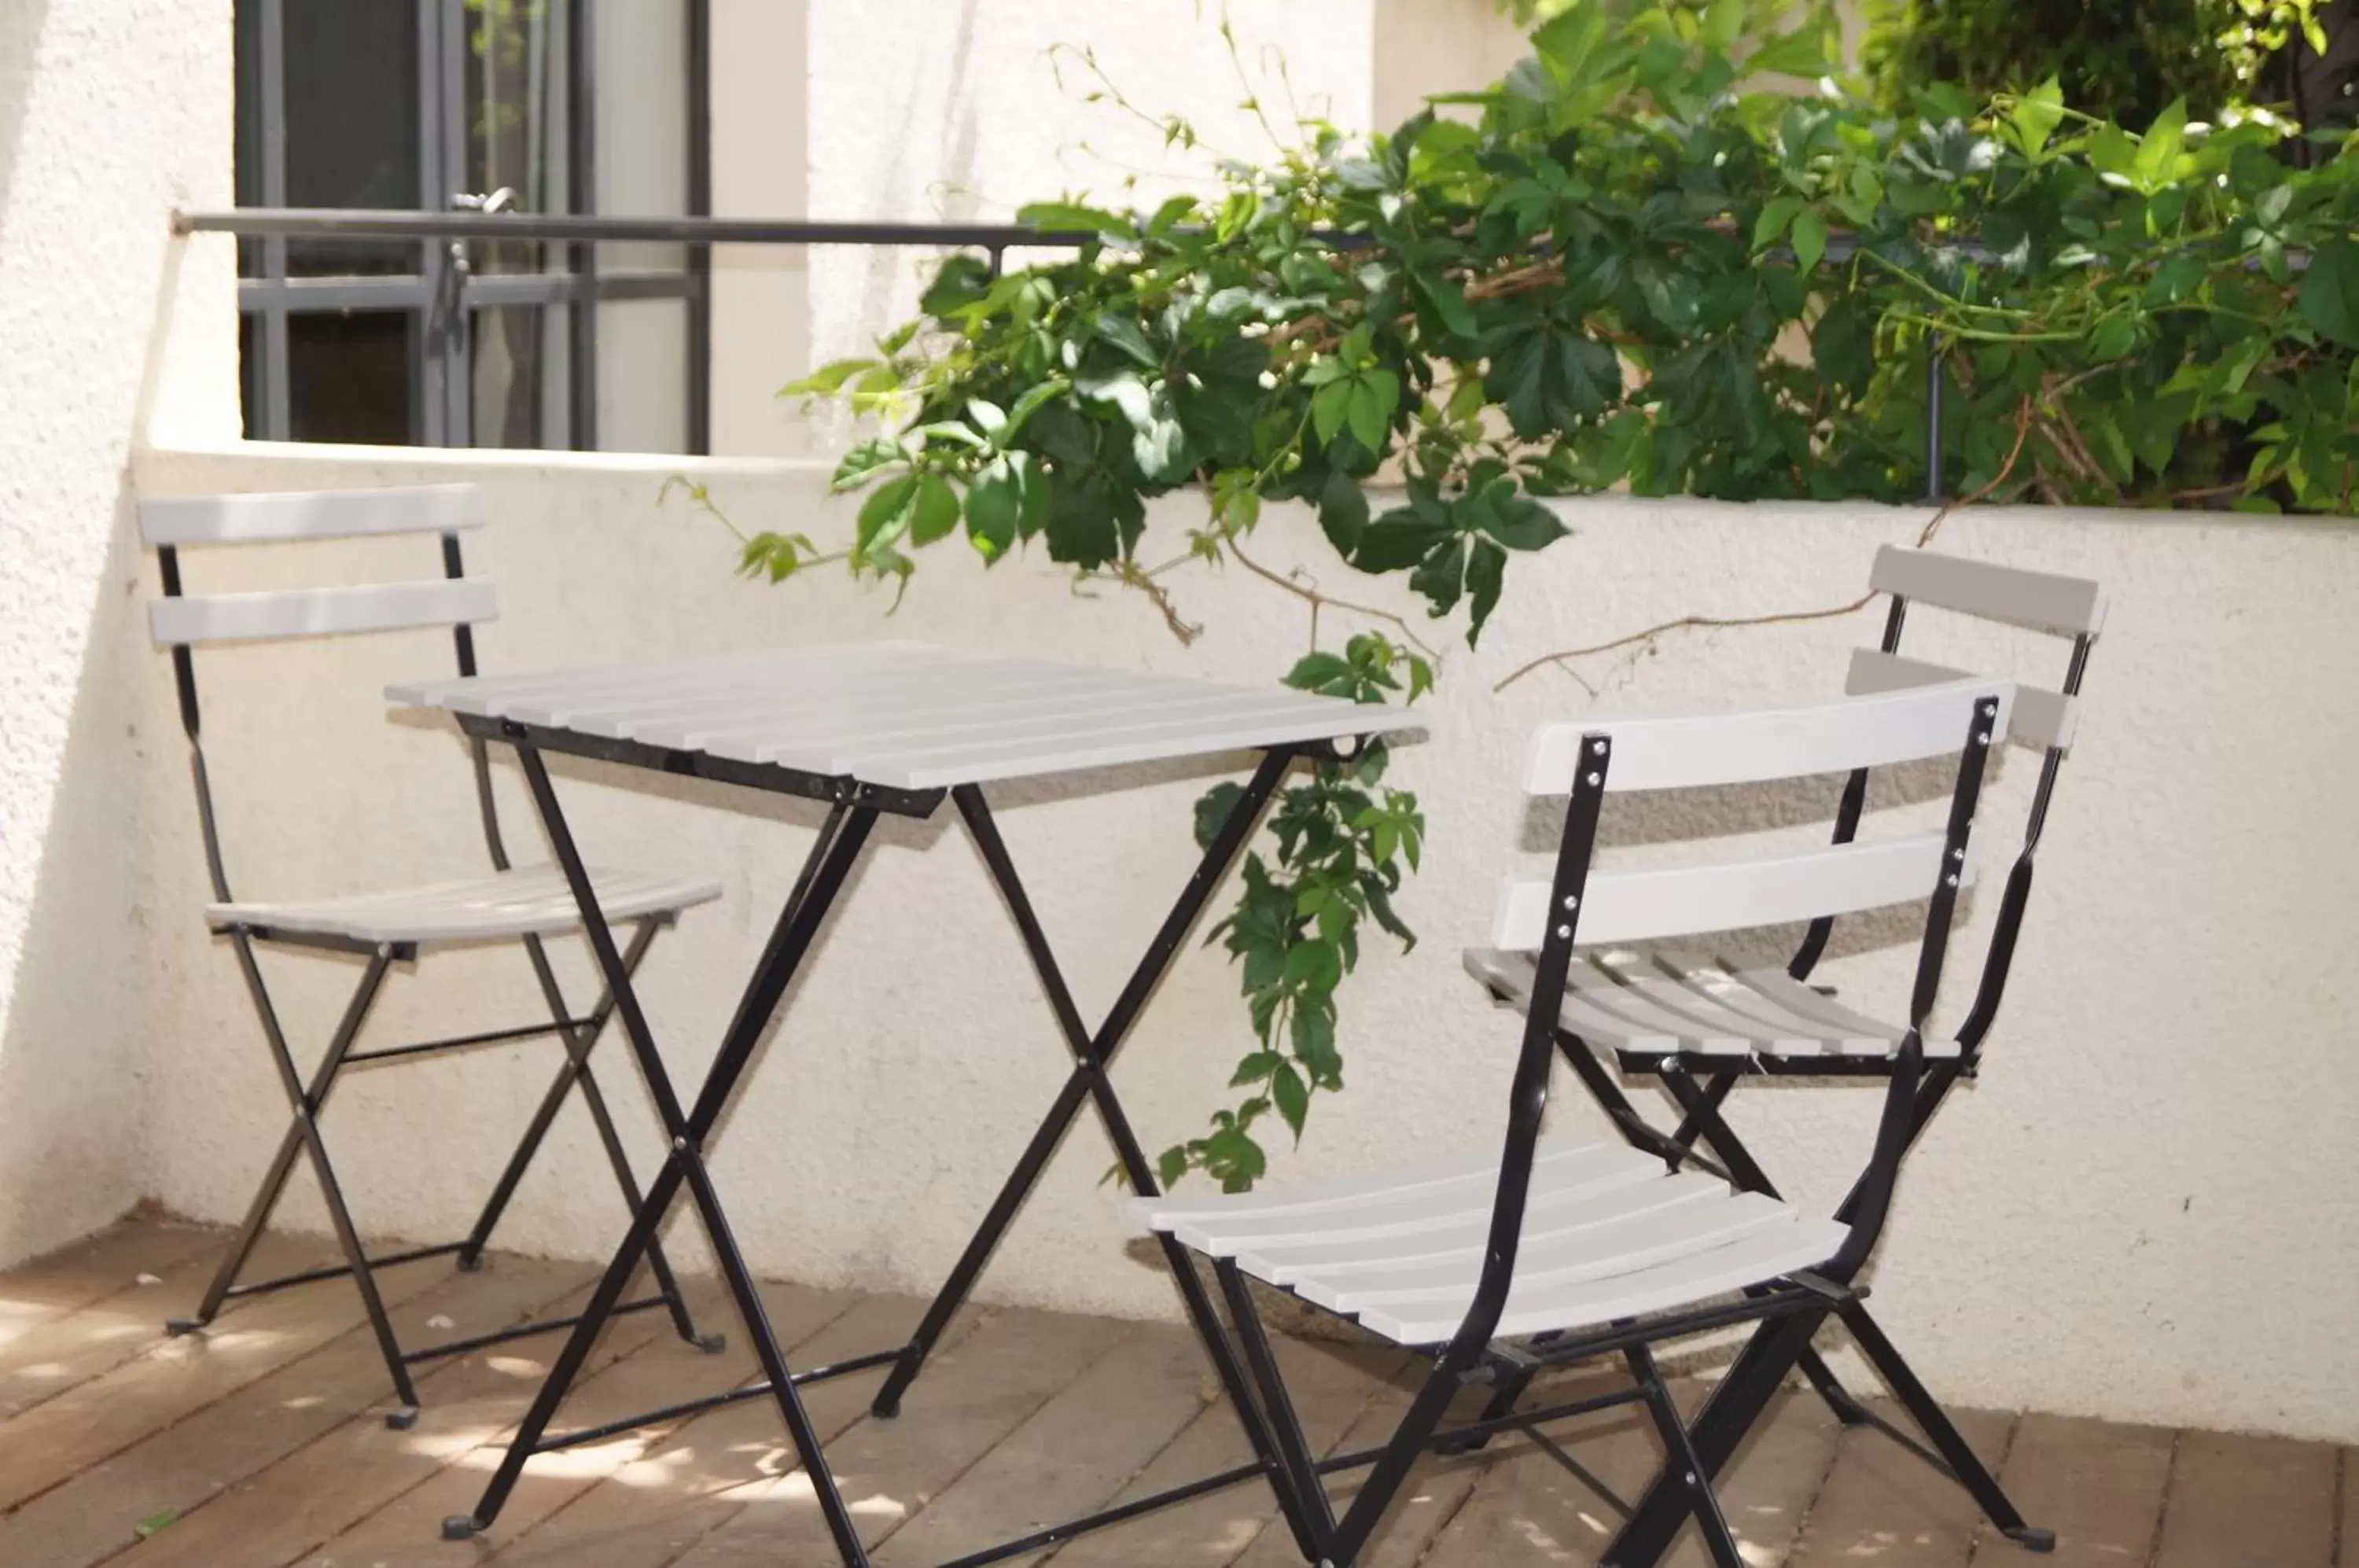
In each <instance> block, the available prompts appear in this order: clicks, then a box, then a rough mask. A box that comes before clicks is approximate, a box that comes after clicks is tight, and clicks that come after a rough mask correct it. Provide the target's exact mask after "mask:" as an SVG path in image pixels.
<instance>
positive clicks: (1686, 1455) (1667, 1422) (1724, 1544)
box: [1623, 1345, 1745, 1568]
mask: <svg viewBox="0 0 2359 1568" xmlns="http://www.w3.org/2000/svg"><path fill="white" fill-rule="evenodd" d="M1623 1359H1624V1360H1625V1361H1626V1362H1627V1363H1628V1364H1629V1367H1630V1376H1631V1377H1635V1378H1636V1379H1637V1382H1638V1387H1639V1388H1640V1390H1641V1391H1642V1392H1644V1393H1645V1394H1646V1396H1647V1410H1648V1412H1649V1413H1650V1414H1652V1415H1653V1416H1654V1418H1655V1430H1656V1431H1657V1432H1659V1433H1660V1434H1661V1435H1662V1439H1663V1475H1664V1478H1665V1479H1666V1480H1669V1481H1672V1482H1673V1483H1674V1484H1676V1485H1678V1486H1682V1487H1684V1488H1685V1489H1686V1491H1687V1493H1688V1509H1689V1511H1690V1513H1692V1514H1694V1516H1695V1521H1696V1530H1698V1531H1699V1532H1700V1533H1701V1535H1702V1536H1703V1544H1704V1550H1705V1551H1706V1552H1709V1553H1710V1554H1711V1556H1712V1568H1745V1559H1744V1557H1743V1556H1742V1555H1741V1554H1740V1553H1739V1552H1737V1550H1736V1537H1735V1536H1734V1534H1732V1533H1731V1532H1730V1530H1729V1528H1728V1516H1727V1515H1726V1514H1724V1513H1723V1512H1722V1511H1721V1507H1720V1495H1719V1494H1718V1493H1716V1492H1714V1491H1713V1490H1712V1477H1711V1476H1710V1475H1707V1474H1705V1471H1704V1465H1703V1461H1702V1460H1701V1458H1699V1457H1698V1456H1697V1454H1696V1451H1695V1444H1694V1443H1691V1442H1690V1441H1689V1438H1688V1429H1687V1424H1686V1423H1685V1422H1684V1421H1680V1408H1679V1406H1678V1405H1677V1404H1675V1403H1673V1402H1672V1399H1671V1391H1670V1390H1669V1388H1665V1387H1664V1386H1663V1377H1662V1374H1661V1372H1659V1371H1658V1370H1657V1368H1656V1366H1655V1357H1654V1355H1653V1353H1652V1352H1651V1351H1649V1350H1648V1349H1647V1347H1646V1346H1645V1345H1632V1346H1631V1347H1630V1348H1629V1349H1628V1350H1626V1351H1625V1352H1623Z"/></svg>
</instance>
